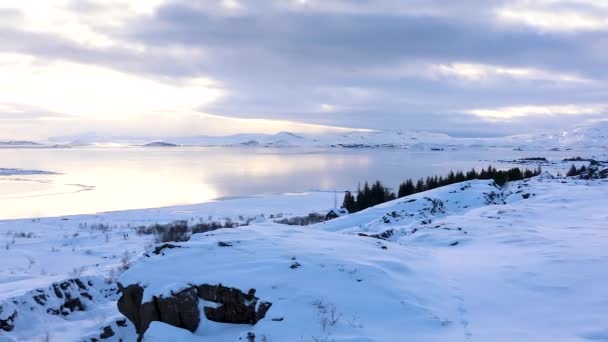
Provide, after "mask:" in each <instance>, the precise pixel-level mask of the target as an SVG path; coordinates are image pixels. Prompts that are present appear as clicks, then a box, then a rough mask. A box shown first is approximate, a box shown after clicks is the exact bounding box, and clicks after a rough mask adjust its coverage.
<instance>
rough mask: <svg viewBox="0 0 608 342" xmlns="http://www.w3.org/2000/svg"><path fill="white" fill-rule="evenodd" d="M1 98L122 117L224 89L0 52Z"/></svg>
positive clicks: (188, 106)
mask: <svg viewBox="0 0 608 342" xmlns="http://www.w3.org/2000/svg"><path fill="white" fill-rule="evenodd" d="M0 74H1V75H2V78H0V103H14V104H23V105H27V106H33V107H38V108H44V109H46V110H48V111H52V112H57V113H63V114H68V115H76V116H89V117H104V118H122V117H125V116H132V115H137V114H142V113H147V112H155V111H167V110H171V111H177V112H179V111H180V110H186V111H187V110H192V109H194V108H199V107H201V106H204V105H207V104H210V103H212V102H214V101H216V100H217V99H219V98H220V97H221V96H222V95H223V94H224V92H223V91H222V89H220V87H219V86H218V85H217V84H216V82H214V81H213V80H211V79H206V78H200V77H197V78H190V79H187V80H185V81H183V82H181V83H175V82H163V81H161V80H157V79H150V78H145V77H142V76H137V75H132V74H127V73H122V72H119V71H116V70H113V69H109V68H104V67H99V66H90V65H84V64H78V63H71V62H48V63H47V62H43V61H40V60H37V59H36V58H34V57H31V56H28V55H21V54H0Z"/></svg>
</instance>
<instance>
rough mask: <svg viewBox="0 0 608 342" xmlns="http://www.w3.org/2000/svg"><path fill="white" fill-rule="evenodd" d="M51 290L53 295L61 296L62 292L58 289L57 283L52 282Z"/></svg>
mask: <svg viewBox="0 0 608 342" xmlns="http://www.w3.org/2000/svg"><path fill="white" fill-rule="evenodd" d="M53 291H54V292H55V296H57V298H63V293H62V292H61V290H60V289H59V285H57V284H53Z"/></svg>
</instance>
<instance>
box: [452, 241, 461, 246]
mask: <svg viewBox="0 0 608 342" xmlns="http://www.w3.org/2000/svg"><path fill="white" fill-rule="evenodd" d="M459 243H460V242H458V241H455V242H452V243H451V244H450V246H458V244H459Z"/></svg>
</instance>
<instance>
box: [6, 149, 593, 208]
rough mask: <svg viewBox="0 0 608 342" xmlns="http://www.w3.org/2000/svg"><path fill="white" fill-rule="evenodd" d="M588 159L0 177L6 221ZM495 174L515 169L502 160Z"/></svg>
mask: <svg viewBox="0 0 608 342" xmlns="http://www.w3.org/2000/svg"><path fill="white" fill-rule="evenodd" d="M578 155H580V156H583V157H585V156H589V153H588V152H585V151H568V152H547V151H543V152H519V151H512V150H491V151H484V150H479V151H473V152H472V151H434V152H413V151H406V150H390V149H380V150H378V149H312V150H311V149H308V150H302V149H250V148H247V149H237V148H196V147H189V148H181V147H180V148H136V147H133V148H71V149H0V168H20V169H36V170H45V171H54V172H57V173H58V174H55V175H21V176H17V175H15V176H0V219H9V218H26V217H40V216H62V215H69V214H84V213H95V212H102V211H113V210H124V209H138V208H150V207H161V206H169V205H178V204H192V203H199V202H206V201H210V200H213V199H217V198H223V197H233V196H248V195H259V194H267V193H286V192H308V191H315V190H327V191H331V190H348V189H356V187H357V184H358V183H360V182H363V181H365V180H370V181H373V180H376V179H380V180H382V181H383V182H385V183H386V184H387V185H389V186H397V185H398V184H399V183H400V182H401V181H402V180H404V179H406V178H409V177H426V176H429V175H435V174H444V173H446V172H448V171H449V170H456V169H462V170H467V169H470V168H472V167H485V166H487V165H488V164H489V163H490V161H496V160H498V159H502V160H512V159H516V158H522V157H536V156H543V157H547V158H549V159H555V160H558V159H561V158H563V157H572V156H578ZM493 164H494V165H496V166H499V167H500V166H508V165H507V164H499V163H496V162H493Z"/></svg>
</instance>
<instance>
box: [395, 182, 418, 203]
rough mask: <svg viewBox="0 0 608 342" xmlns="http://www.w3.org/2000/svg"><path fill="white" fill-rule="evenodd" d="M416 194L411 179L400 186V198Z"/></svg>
mask: <svg viewBox="0 0 608 342" xmlns="http://www.w3.org/2000/svg"><path fill="white" fill-rule="evenodd" d="M415 193H416V187H415V186H414V182H413V181H412V180H411V179H408V180H407V181H405V182H403V183H401V185H400V186H399V191H398V194H397V195H398V197H399V198H401V197H405V196H409V195H413V194H415Z"/></svg>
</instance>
